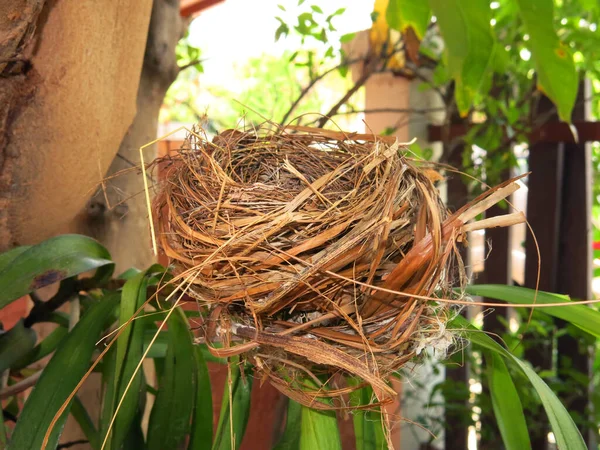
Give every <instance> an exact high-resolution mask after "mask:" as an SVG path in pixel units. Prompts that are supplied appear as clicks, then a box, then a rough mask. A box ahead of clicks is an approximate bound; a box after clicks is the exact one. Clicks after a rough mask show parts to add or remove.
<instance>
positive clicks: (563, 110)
mask: <svg viewBox="0 0 600 450" xmlns="http://www.w3.org/2000/svg"><path fill="white" fill-rule="evenodd" d="M516 4H517V5H518V10H519V15H520V16H521V20H522V21H523V25H524V27H525V32H526V33H527V34H529V41H528V45H529V46H530V50H531V54H532V56H533V60H534V62H535V67H536V72H537V80H538V89H539V90H540V91H542V92H543V93H544V94H546V96H547V97H548V98H549V99H550V100H552V102H553V103H554V104H555V105H556V108H557V110H558V116H559V117H560V119H561V120H563V121H565V122H570V121H571V113H572V112H573V107H574V106H575V100H576V98H577V90H578V87H579V78H578V76H577V70H576V69H575V63H574V62H573V55H572V54H571V51H570V50H569V48H568V47H567V46H566V45H564V44H563V43H561V41H560V39H559V38H558V36H557V34H556V31H555V30H554V1H553V0H535V1H531V0H516Z"/></svg>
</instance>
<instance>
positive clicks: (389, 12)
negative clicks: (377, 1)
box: [385, 0, 431, 41]
mask: <svg viewBox="0 0 600 450" xmlns="http://www.w3.org/2000/svg"><path fill="white" fill-rule="evenodd" d="M385 20H386V21H387V24H388V26H389V27H390V28H392V29H393V30H398V31H400V32H401V33H405V32H406V30H407V29H408V28H412V29H413V30H414V32H415V35H416V36H417V38H418V39H419V40H420V41H421V40H423V37H424V36H425V33H426V32H427V26H428V25H429V21H430V20H431V8H430V7H429V5H428V4H427V2H426V1H418V2H415V1H414V0H390V1H389V2H388V6H387V9H386V11H385Z"/></svg>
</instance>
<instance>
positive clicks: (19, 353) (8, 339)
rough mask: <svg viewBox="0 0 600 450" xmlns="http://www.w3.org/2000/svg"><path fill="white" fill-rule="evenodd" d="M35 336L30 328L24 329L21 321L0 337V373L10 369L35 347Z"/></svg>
mask: <svg viewBox="0 0 600 450" xmlns="http://www.w3.org/2000/svg"><path fill="white" fill-rule="evenodd" d="M35 340H36V335H35V331H33V329H31V328H25V326H24V325H23V320H19V321H18V322H17V323H16V324H15V326H14V327H12V328H11V329H10V330H8V331H7V332H6V333H3V334H1V335H0V373H2V372H4V371H5V370H7V369H10V368H11V367H13V366H14V365H15V363H16V362H18V361H19V360H20V359H21V358H23V357H24V356H25V355H27V354H28V353H29V352H30V351H31V350H32V349H33V346H34V345H35Z"/></svg>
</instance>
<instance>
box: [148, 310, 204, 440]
mask: <svg viewBox="0 0 600 450" xmlns="http://www.w3.org/2000/svg"><path fill="white" fill-rule="evenodd" d="M168 327H169V330H168V333H169V349H168V350H167V355H166V358H165V372H164V375H163V376H162V379H161V383H160V387H159V390H158V395H157V396H156V400H155V402H154V406H153V408H152V413H151V414H150V423H149V425H148V448H149V449H150V450H163V449H168V448H173V449H174V448H179V447H180V446H181V445H182V443H183V442H184V440H185V437H186V435H187V434H188V433H189V431H190V419H191V415H192V410H193V407H194V395H193V391H194V378H193V376H194V357H193V353H194V346H193V343H192V335H191V333H190V330H189V326H188V323H187V321H186V319H185V315H184V314H183V312H182V311H181V310H180V309H177V310H176V311H174V312H173V314H172V315H171V317H170V318H169V321H168Z"/></svg>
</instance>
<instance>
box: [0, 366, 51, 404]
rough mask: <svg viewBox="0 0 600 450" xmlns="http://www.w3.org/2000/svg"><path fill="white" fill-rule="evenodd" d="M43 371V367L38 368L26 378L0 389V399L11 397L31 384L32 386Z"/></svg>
mask: <svg viewBox="0 0 600 450" xmlns="http://www.w3.org/2000/svg"><path fill="white" fill-rule="evenodd" d="M43 371H44V370H43V369H42V370H39V371H37V372H36V373H34V374H33V375H31V376H29V377H27V378H24V379H22V380H21V381H19V382H17V383H15V384H13V385H11V386H7V387H5V388H4V389H2V390H1V391H0V400H4V399H6V398H10V397H13V396H15V395H17V394H19V393H21V392H23V391H25V390H27V389H29V388H30V387H31V386H33V385H34V384H35V383H37V381H38V380H39V379H40V376H41V375H42V372H43Z"/></svg>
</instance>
